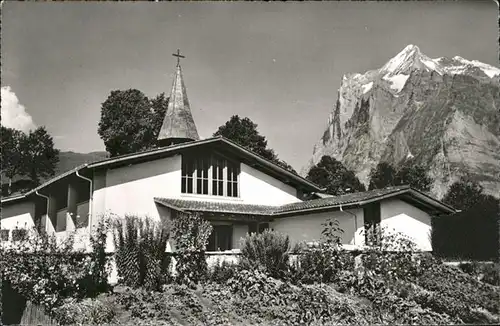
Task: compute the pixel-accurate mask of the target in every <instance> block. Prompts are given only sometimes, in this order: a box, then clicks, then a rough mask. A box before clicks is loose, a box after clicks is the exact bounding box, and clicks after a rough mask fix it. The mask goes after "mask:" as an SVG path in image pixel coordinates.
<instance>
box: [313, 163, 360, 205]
mask: <svg viewBox="0 0 500 326" xmlns="http://www.w3.org/2000/svg"><path fill="white" fill-rule="evenodd" d="M306 178H307V179H308V180H310V181H312V182H314V183H316V184H317V185H319V186H322V187H325V188H326V192H327V193H329V194H331V195H336V196H337V195H342V194H346V193H352V192H358V191H365V190H366V189H365V186H364V185H363V184H362V183H361V182H360V181H359V179H358V178H357V177H356V175H355V174H354V172H352V171H350V170H348V169H347V168H346V167H345V166H344V165H343V164H342V163H341V162H339V161H337V160H336V159H334V158H332V157H330V156H326V155H325V156H323V157H322V158H321V160H320V161H319V163H318V164H316V165H314V166H313V167H312V168H311V169H310V170H309V172H308V173H307V177H306Z"/></svg>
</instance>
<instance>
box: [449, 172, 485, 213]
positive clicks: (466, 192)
mask: <svg viewBox="0 0 500 326" xmlns="http://www.w3.org/2000/svg"><path fill="white" fill-rule="evenodd" d="M484 199H485V195H484V194H483V187H482V186H481V185H480V184H479V183H477V182H475V181H471V180H469V179H468V178H467V177H462V178H460V180H459V181H457V182H455V183H453V184H452V185H451V187H450V188H449V189H448V192H447V193H446V194H445V195H444V197H443V202H444V203H446V204H448V205H450V206H453V207H454V208H456V209H459V210H465V209H468V208H470V207H473V206H474V205H476V204H478V203H480V202H481V201H483V200H484Z"/></svg>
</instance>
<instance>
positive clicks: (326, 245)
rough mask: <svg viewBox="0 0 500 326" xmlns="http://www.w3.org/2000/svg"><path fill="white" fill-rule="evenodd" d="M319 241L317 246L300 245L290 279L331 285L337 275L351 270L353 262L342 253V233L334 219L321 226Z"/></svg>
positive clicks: (347, 255)
mask: <svg viewBox="0 0 500 326" xmlns="http://www.w3.org/2000/svg"><path fill="white" fill-rule="evenodd" d="M322 226H323V230H322V232H321V241H320V242H319V243H317V244H309V245H307V244H306V245H302V246H301V247H302V248H301V250H300V253H299V255H298V258H297V263H296V264H295V266H294V268H293V270H292V273H291V274H292V275H291V278H292V280H293V281H294V282H300V283H306V284H311V283H331V282H334V281H335V280H336V278H337V276H338V273H339V272H341V271H342V270H345V269H352V267H353V261H352V256H351V255H350V254H349V253H346V252H342V251H341V249H342V233H343V232H344V231H343V230H342V229H341V228H340V226H339V222H338V220H336V219H332V218H329V219H327V220H326V221H325V222H324V223H323V224H322Z"/></svg>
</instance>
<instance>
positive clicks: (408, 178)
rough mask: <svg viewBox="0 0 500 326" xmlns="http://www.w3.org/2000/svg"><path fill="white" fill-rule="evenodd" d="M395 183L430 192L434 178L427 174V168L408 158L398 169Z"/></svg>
mask: <svg viewBox="0 0 500 326" xmlns="http://www.w3.org/2000/svg"><path fill="white" fill-rule="evenodd" d="M394 184H395V185H396V186H399V185H410V186H411V187H412V188H415V189H418V190H420V191H424V192H429V191H430V190H431V186H432V179H431V178H430V177H429V176H427V169H426V168H425V167H424V166H422V165H419V164H416V163H415V162H414V161H413V160H408V161H406V162H405V163H403V165H402V166H401V167H400V168H399V169H398V171H397V172H396V175H395V178H394Z"/></svg>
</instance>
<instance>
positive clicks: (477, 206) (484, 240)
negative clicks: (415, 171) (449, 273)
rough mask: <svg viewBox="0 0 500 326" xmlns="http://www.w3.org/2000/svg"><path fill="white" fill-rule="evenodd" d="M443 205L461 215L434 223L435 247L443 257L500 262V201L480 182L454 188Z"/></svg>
mask: <svg viewBox="0 0 500 326" xmlns="http://www.w3.org/2000/svg"><path fill="white" fill-rule="evenodd" d="M443 201H445V202H446V203H448V204H450V205H452V206H454V207H455V208H459V209H462V211H461V212H459V213H456V214H453V215H449V216H441V217H436V218H433V219H432V234H431V235H432V237H431V239H432V247H433V249H434V250H435V252H436V254H438V255H439V256H441V257H449V258H461V259H478V260H489V259H496V258H498V254H499V243H500V239H499V227H500V201H499V200H498V199H497V198H495V197H493V196H490V195H486V194H484V193H483V190H482V187H481V186H480V185H479V184H478V183H476V182H469V181H467V180H465V179H462V180H461V181H459V182H457V183H455V184H453V185H452V186H451V187H450V189H449V191H448V193H447V194H446V195H445V197H444V199H443Z"/></svg>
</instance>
